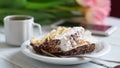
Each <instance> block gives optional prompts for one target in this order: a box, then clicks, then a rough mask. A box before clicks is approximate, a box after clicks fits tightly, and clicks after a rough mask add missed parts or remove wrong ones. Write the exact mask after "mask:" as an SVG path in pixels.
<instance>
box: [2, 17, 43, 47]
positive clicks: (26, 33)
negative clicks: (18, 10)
mask: <svg viewBox="0 0 120 68" xmlns="http://www.w3.org/2000/svg"><path fill="white" fill-rule="evenodd" d="M33 26H37V27H38V29H39V33H40V34H41V32H42V31H41V26H40V24H37V23H34V18H33V17H32V16H28V15H9V16H6V17H5V18H4V29H5V38H6V43H7V44H10V45H15V46H20V45H21V44H22V43H23V42H24V41H26V40H28V39H30V38H31V37H33Z"/></svg>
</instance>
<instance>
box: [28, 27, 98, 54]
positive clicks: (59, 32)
mask: <svg viewBox="0 0 120 68" xmlns="http://www.w3.org/2000/svg"><path fill="white" fill-rule="evenodd" d="M95 43H96V42H95V41H93V40H92V36H91V32H89V31H86V30H84V28H82V27H73V28H65V27H59V28H57V29H56V30H52V31H51V32H50V33H48V34H47V35H45V36H43V37H42V38H41V39H40V40H37V39H35V38H33V39H31V44H30V45H31V46H32V47H33V49H34V51H35V52H36V53H38V54H43V55H45V54H44V53H43V51H42V50H44V51H46V52H49V53H51V54H53V55H56V56H59V55H61V56H69V55H80V54H86V53H91V52H92V51H94V49H95Z"/></svg>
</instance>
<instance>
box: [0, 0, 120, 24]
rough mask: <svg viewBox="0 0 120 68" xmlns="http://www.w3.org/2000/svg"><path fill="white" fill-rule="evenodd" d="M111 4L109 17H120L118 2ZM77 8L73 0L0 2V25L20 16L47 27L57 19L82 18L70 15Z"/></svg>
mask: <svg viewBox="0 0 120 68" xmlns="http://www.w3.org/2000/svg"><path fill="white" fill-rule="evenodd" d="M111 3H112V6H111V9H112V10H111V13H110V16H114V17H120V13H119V12H120V10H119V6H120V4H119V3H120V0H111ZM61 5H62V6H61ZM69 7H71V8H69ZM77 7H78V5H77V4H76V3H74V2H73V0H0V24H2V25H3V18H4V17H5V16H7V15H13V14H20V15H31V16H33V17H35V22H37V23H40V24H42V25H48V24H51V23H52V22H53V21H55V20H57V19H61V18H70V17H76V16H79V17H81V16H83V15H82V14H79V15H75V14H72V13H71V10H76V9H77ZM79 10H80V8H79Z"/></svg>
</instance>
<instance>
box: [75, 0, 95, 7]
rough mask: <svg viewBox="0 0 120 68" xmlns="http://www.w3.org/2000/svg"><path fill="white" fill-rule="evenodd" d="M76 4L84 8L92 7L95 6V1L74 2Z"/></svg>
mask: <svg viewBox="0 0 120 68" xmlns="http://www.w3.org/2000/svg"><path fill="white" fill-rule="evenodd" d="M76 2H77V3H78V4H80V5H82V6H84V7H92V6H94V5H95V4H96V0H76Z"/></svg>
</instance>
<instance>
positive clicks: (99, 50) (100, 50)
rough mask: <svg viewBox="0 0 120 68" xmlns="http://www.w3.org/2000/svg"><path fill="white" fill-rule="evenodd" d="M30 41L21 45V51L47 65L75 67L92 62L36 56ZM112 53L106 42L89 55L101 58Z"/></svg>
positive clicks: (101, 43) (73, 58)
mask: <svg viewBox="0 0 120 68" xmlns="http://www.w3.org/2000/svg"><path fill="white" fill-rule="evenodd" d="M29 44H30V41H29V40H28V41H26V42H24V43H23V44H22V45H21V51H22V52H23V53H24V54H25V55H27V56H28V57H31V58H33V59H36V60H39V61H43V62H47V63H52V64H61V65H73V64H81V63H86V62H88V61H91V59H80V58H75V57H72V58H55V57H48V56H43V55H39V54H36V53H35V52H34V51H33V50H31V48H29V47H30V45H29ZM109 51H110V45H109V44H107V43H105V42H99V43H98V44H97V45H96V47H95V50H94V52H92V53H90V54H87V55H89V56H94V57H100V56H103V55H105V54H106V53H108V52H109ZM31 62H32V61H31Z"/></svg>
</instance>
